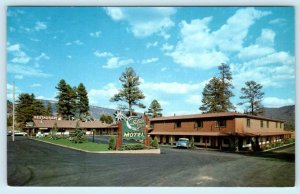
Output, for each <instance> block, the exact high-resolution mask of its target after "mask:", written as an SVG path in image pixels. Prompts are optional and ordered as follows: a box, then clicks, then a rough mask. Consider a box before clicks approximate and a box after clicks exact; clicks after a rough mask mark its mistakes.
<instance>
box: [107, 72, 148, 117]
mask: <svg viewBox="0 0 300 194" xmlns="http://www.w3.org/2000/svg"><path fill="white" fill-rule="evenodd" d="M119 80H120V81H121V83H122V89H120V90H119V93H117V94H115V95H114V96H113V97H112V98H111V101H112V102H118V101H123V102H125V103H127V105H128V106H127V107H126V109H128V112H129V115H130V116H132V115H133V108H132V107H133V106H138V107H140V108H145V106H144V105H143V104H142V103H140V102H139V101H140V100H141V99H144V98H145V96H144V94H143V92H142V91H141V90H140V89H139V87H138V86H139V85H140V81H139V76H137V75H136V73H135V71H134V70H133V68H132V67H129V68H126V70H125V72H123V73H122V75H121V77H120V78H119Z"/></svg>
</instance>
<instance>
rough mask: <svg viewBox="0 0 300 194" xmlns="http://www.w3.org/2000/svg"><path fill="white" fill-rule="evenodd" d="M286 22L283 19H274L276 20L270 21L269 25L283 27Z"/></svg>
mask: <svg viewBox="0 0 300 194" xmlns="http://www.w3.org/2000/svg"><path fill="white" fill-rule="evenodd" d="M286 22H287V20H286V19H284V18H276V19H274V20H271V21H270V22H269V24H273V25H279V26H283V25H285V24H286Z"/></svg>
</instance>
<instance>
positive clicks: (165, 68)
mask: <svg viewBox="0 0 300 194" xmlns="http://www.w3.org/2000/svg"><path fill="white" fill-rule="evenodd" d="M166 70H168V68H167V67H163V68H161V69H160V71H161V72H164V71H166Z"/></svg>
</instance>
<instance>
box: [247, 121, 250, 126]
mask: <svg viewBox="0 0 300 194" xmlns="http://www.w3.org/2000/svg"><path fill="white" fill-rule="evenodd" d="M247 127H250V119H247Z"/></svg>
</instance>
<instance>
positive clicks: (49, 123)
mask: <svg viewBox="0 0 300 194" xmlns="http://www.w3.org/2000/svg"><path fill="white" fill-rule="evenodd" d="M33 122H34V127H35V128H53V127H54V125H55V123H56V125H57V128H65V129H70V128H72V129H75V128H76V125H77V122H78V124H79V127H80V128H85V129H94V128H95V129H98V128H116V127H117V126H116V125H113V124H106V123H102V122H101V121H87V122H82V121H76V120H44V119H33Z"/></svg>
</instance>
